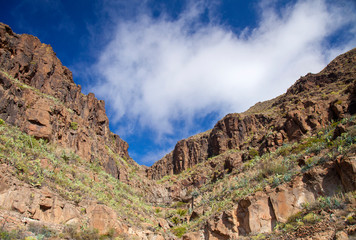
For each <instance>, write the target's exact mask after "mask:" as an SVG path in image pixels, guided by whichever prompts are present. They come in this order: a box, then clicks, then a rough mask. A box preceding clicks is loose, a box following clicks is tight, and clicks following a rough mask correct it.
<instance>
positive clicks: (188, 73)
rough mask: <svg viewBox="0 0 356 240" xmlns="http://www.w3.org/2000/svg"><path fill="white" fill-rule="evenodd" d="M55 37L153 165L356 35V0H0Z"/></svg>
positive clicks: (17, 22)
mask: <svg viewBox="0 0 356 240" xmlns="http://www.w3.org/2000/svg"><path fill="white" fill-rule="evenodd" d="M0 3H1V9H0V21H1V22H4V23H6V24H8V25H10V27H11V28H12V29H13V30H14V31H15V32H16V33H29V34H33V35H35V36H37V37H38V38H39V39H40V40H41V41H42V42H44V43H47V44H50V45H52V47H53V49H54V51H55V52H56V53H57V56H58V57H59V59H60V60H61V61H62V63H63V64H64V65H65V66H67V67H69V68H70V69H71V70H72V72H73V76H74V81H75V82H76V83H77V84H80V85H81V86H82V88H83V91H84V93H89V92H94V93H95V95H96V96H97V97H98V98H99V99H104V100H105V102H106V108H107V114H108V116H109V120H110V128H111V130H112V131H113V132H115V133H117V134H119V135H120V136H121V138H123V139H124V140H125V141H127V142H128V143H129V146H130V147H129V152H130V155H131V157H132V158H133V159H135V160H136V161H137V162H139V163H140V164H144V165H151V164H153V162H155V161H157V160H159V159H160V158H161V157H163V156H164V155H165V154H166V153H168V152H169V151H171V150H172V149H173V147H174V145H175V144H176V142H177V141H178V140H180V139H182V138H186V137H189V136H191V135H193V134H196V133H199V132H203V131H206V130H208V129H211V128H212V127H213V126H214V124H215V122H216V121H217V120H219V119H220V118H222V117H223V116H224V115H226V114H228V113H230V112H242V111H245V110H246V109H248V107H250V106H251V105H253V104H254V103H256V102H258V101H263V100H267V99H270V98H273V97H276V96H278V95H280V94H282V93H284V92H285V91H286V90H287V88H288V87H289V86H290V85H292V84H293V83H294V82H295V81H296V80H297V79H298V78H299V77H300V76H302V75H305V74H306V73H308V72H314V73H315V72H319V71H320V70H321V69H322V68H323V67H324V66H325V65H326V64H327V63H328V62H329V61H330V60H332V59H333V58H334V57H335V56H337V55H339V54H340V53H343V52H345V51H347V50H350V49H351V48H354V47H356V14H355V12H356V3H355V1H353V0H340V1H328V0H310V1H307V0H290V1H286V0H285V1H281V0H268V1H267V0H251V1H245V0H244V1H242V0H221V1H217V0H196V1H193V0H170V1H167V0H130V1H127V0H116V1H114V0H102V1H94V0H93V1H89V0H74V1H73V0H72V1H67V0H31V1H29V0H22V1H19V0H13V1H8V0H0Z"/></svg>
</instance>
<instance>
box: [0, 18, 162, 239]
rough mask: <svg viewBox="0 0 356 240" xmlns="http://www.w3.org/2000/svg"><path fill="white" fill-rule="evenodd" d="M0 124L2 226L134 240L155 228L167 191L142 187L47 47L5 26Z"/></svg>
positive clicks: (136, 170)
mask: <svg viewBox="0 0 356 240" xmlns="http://www.w3.org/2000/svg"><path fill="white" fill-rule="evenodd" d="M0 122H1V126H0V127H1V129H0V133H1V135H0V136H1V139H0V149H1V152H0V163H2V165H1V172H2V174H1V182H0V185H1V187H0V203H1V206H2V208H1V209H0V211H1V213H0V220H1V223H2V226H3V227H4V226H5V225H6V226H10V227H15V228H16V227H19V225H27V226H28V224H29V223H31V224H35V225H39V226H47V227H48V226H50V227H51V228H55V229H57V230H61V231H62V230H63V226H64V225H68V224H69V225H75V226H77V227H78V228H80V227H81V228H83V226H84V228H85V229H91V228H96V229H99V230H100V234H107V233H108V231H109V230H110V229H114V233H115V234H116V235H117V234H124V235H125V234H129V235H130V234H131V235H133V236H134V235H135V234H136V235H137V234H141V233H142V231H143V229H146V228H147V227H148V226H151V225H148V226H146V227H143V225H144V224H147V222H150V223H152V222H153V223H154V222H155V219H154V216H153V215H154V214H153V209H154V207H153V206H152V204H151V203H150V202H158V203H159V202H160V201H166V199H165V194H166V190H165V189H164V188H161V187H159V186H157V185H156V184H155V182H152V181H148V180H147V181H146V178H145V177H144V175H145V173H144V169H143V167H142V166H140V165H138V164H137V163H136V162H135V161H134V160H132V159H131V158H130V156H129V155H128V151H127V149H128V144H127V143H126V142H124V141H123V140H122V139H121V138H120V137H119V136H118V135H116V134H114V133H112V132H111V131H110V130H109V122H108V118H107V116H106V113H105V103H104V101H101V100H98V99H96V98H95V96H94V94H92V93H90V94H88V95H84V94H82V93H81V88H80V86H78V85H76V84H75V83H74V82H73V79H72V73H71V72H70V71H69V70H68V69H67V68H66V67H64V66H62V64H61V62H60V61H59V59H58V58H57V57H56V55H55V53H54V52H53V50H52V48H51V47H50V46H49V45H46V44H43V43H41V42H40V41H39V40H38V39H37V38H36V37H34V36H31V35H27V34H22V35H18V34H15V33H13V31H12V30H11V29H10V27H9V26H7V25H5V24H0ZM107 174H109V175H107ZM142 196H145V197H144V198H143V197H142ZM24 218H25V219H27V220H23V219H24ZM8 219H12V221H14V222H15V223H16V224H11V221H10V222H8V221H7V220H8ZM21 219H22V220H21ZM143 219H144V220H143ZM128 232H130V233H128ZM151 233H152V232H150V234H151ZM152 234H153V233H152Z"/></svg>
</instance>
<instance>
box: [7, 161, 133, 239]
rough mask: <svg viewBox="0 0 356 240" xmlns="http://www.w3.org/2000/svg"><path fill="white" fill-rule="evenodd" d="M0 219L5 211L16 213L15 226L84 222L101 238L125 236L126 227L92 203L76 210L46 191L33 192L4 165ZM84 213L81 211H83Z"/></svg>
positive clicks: (111, 213)
mask: <svg viewBox="0 0 356 240" xmlns="http://www.w3.org/2000/svg"><path fill="white" fill-rule="evenodd" d="M0 173H1V175H0V182H1V185H0V204H1V206H2V207H1V210H0V216H2V215H4V216H9V214H8V212H9V211H14V212H18V213H20V214H21V215H20V216H19V217H17V218H18V219H20V220H19V223H18V225H22V224H28V223H31V222H32V223H39V224H40V223H41V224H44V225H51V227H53V225H54V226H58V228H63V226H64V225H73V226H79V225H82V224H83V223H86V222H87V221H88V220H89V221H88V223H89V226H90V227H92V228H96V229H98V230H99V233H101V234H105V233H107V231H108V230H109V229H114V230H115V232H116V233H125V232H127V231H128V227H127V226H126V225H124V224H122V223H121V222H119V221H118V218H117V216H116V213H115V211H114V210H113V209H111V208H109V207H107V206H105V205H102V204H98V203H96V202H92V203H90V204H86V205H82V206H76V205H74V204H73V203H71V202H68V201H66V200H65V199H63V198H62V197H60V196H59V195H58V194H56V193H54V192H53V191H51V190H50V189H48V188H42V189H37V188H34V187H32V186H30V185H28V184H23V183H21V182H20V181H19V180H17V179H16V178H13V177H12V175H11V170H10V172H9V168H8V167H7V165H5V164H1V165H0ZM83 210H84V211H83Z"/></svg>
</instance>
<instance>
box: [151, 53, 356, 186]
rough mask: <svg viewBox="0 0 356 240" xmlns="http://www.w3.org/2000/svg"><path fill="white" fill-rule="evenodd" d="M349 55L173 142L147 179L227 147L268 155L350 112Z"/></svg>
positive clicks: (180, 168) (353, 103)
mask: <svg viewBox="0 0 356 240" xmlns="http://www.w3.org/2000/svg"><path fill="white" fill-rule="evenodd" d="M355 52H356V49H353V50H351V51H350V52H348V53H345V54H343V55H341V56H339V57H337V58H336V59H335V60H334V61H332V62H331V63H330V64H329V65H328V66H327V67H326V68H325V69H323V70H322V71H321V72H320V73H318V74H307V75H306V76H304V77H301V78H300V79H299V80H298V81H297V82H296V83H295V84H294V85H293V86H292V87H290V88H289V89H288V91H287V92H286V93H285V94H283V95H281V96H279V97H277V98H275V99H272V100H269V101H266V102H263V103H257V104H256V105H255V106H253V107H251V108H250V109H249V110H248V111H246V112H244V113H241V114H236V113H233V114H228V115H226V116H225V117H224V118H223V119H222V120H220V121H218V122H217V123H216V125H215V126H214V128H213V129H212V130H210V131H208V132H206V133H204V134H199V135H197V136H193V137H190V138H188V139H184V140H181V141H179V142H178V143H177V145H176V146H175V148H174V150H173V152H172V153H170V154H168V155H167V156H165V157H164V158H163V159H161V160H159V161H157V162H156V163H155V164H154V165H153V166H152V167H151V168H150V169H148V170H147V176H148V177H149V178H152V179H160V178H161V177H163V176H164V175H169V174H178V173H180V172H182V171H183V170H186V169H188V168H190V167H192V166H193V165H195V164H197V163H200V162H203V161H205V160H207V159H208V158H210V157H214V156H217V155H219V154H222V153H224V152H226V151H227V150H232V149H233V150H240V151H241V153H242V155H241V158H242V160H244V161H246V160H249V159H250V158H251V156H250V154H249V151H250V153H252V152H255V151H256V154H258V155H261V154H263V153H266V152H271V151H274V150H276V148H278V147H280V146H282V145H283V144H284V143H287V142H292V141H297V140H300V139H301V138H303V137H305V136H310V135H312V134H313V133H315V132H316V131H317V130H318V129H320V128H322V127H325V126H326V125H327V124H329V123H330V122H331V121H336V120H338V119H340V118H343V117H344V116H345V114H351V115H352V114H355V112H356V110H355V106H356V100H355V87H356V84H355V78H356V73H355V69H356V67H355Z"/></svg>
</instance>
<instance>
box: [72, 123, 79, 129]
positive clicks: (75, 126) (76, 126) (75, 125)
mask: <svg viewBox="0 0 356 240" xmlns="http://www.w3.org/2000/svg"><path fill="white" fill-rule="evenodd" d="M70 128H71V129H73V130H78V123H77V122H71V123H70Z"/></svg>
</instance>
